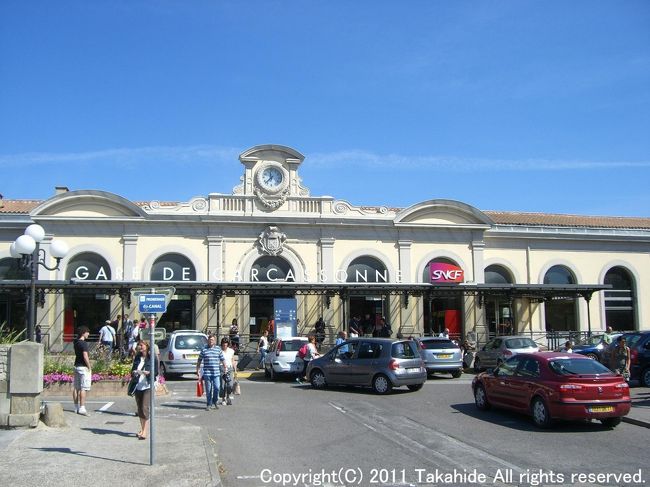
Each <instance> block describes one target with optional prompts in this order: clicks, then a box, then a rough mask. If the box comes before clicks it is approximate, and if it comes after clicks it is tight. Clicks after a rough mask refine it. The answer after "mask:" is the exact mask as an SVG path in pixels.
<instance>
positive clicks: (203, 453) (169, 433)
mask: <svg viewBox="0 0 650 487" xmlns="http://www.w3.org/2000/svg"><path fill="white" fill-rule="evenodd" d="M261 375H263V373H261V372H257V373H254V377H252V378H251V379H250V380H256V381H259V380H262V378H261V377H260V376H261ZM240 380H242V384H243V385H244V386H245V383H246V381H247V380H249V379H241V378H240ZM470 380H471V376H469V375H467V376H463V377H462V378H461V379H458V381H462V382H465V383H469V381H470ZM195 399H196V400H188V399H186V400H184V402H182V403H181V402H178V401H176V402H169V403H168V404H167V405H166V406H167V407H166V408H164V407H160V406H159V407H157V408H156V411H157V414H158V411H159V410H160V411H161V414H158V417H157V419H156V430H155V440H156V441H155V458H154V465H150V458H151V457H150V450H149V441H148V440H145V441H142V440H138V439H137V438H136V436H135V432H136V431H138V429H139V422H138V418H136V417H134V416H133V414H132V408H133V404H132V403H131V402H130V401H129V398H121V400H120V401H119V402H117V403H116V400H115V399H114V398H113V399H112V398H105V399H104V400H102V399H95V400H93V401H92V402H89V404H88V409H89V410H90V411H91V414H90V416H88V417H84V416H80V415H77V414H75V413H74V412H73V411H72V404H70V402H69V400H68V398H61V402H62V403H63V405H64V409H65V413H64V414H65V419H66V421H67V423H68V426H67V427H64V428H49V427H47V426H45V425H44V424H42V423H41V424H40V425H39V427H37V428H35V429H31V430H29V429H24V430H0V485H20V486H59V485H67V486H77V485H79V486H81V485H83V486H87V485H90V486H93V487H101V486H111V487H115V486H121V485H133V484H139V485H152V486H153V485H156V486H167V485H169V486H171V485H174V486H185V485H187V486H190V485H191V486H213V485H214V486H220V485H221V477H220V472H219V465H220V463H219V459H218V457H217V448H216V446H217V445H218V444H219V442H220V441H223V439H220V438H218V437H213V436H211V435H218V434H219V429H218V428H217V429H214V428H211V429H210V431H211V433H208V429H207V428H203V427H201V426H198V425H196V424H191V422H189V421H184V420H183V415H184V414H188V413H192V414H203V415H205V414H214V418H215V422H218V421H219V417H220V416H219V413H220V411H215V412H214V413H213V412H208V411H204V402H203V400H202V399H198V398H195ZM167 400H169V398H167ZM161 401H165V399H164V398H161ZM164 405H165V404H161V406H164ZM222 407H223V406H222ZM171 410H174V411H177V412H175V413H170V411H171ZM624 421H626V422H627V423H631V424H634V425H636V426H638V427H643V428H650V389H649V388H642V387H635V388H632V410H631V412H630V414H629V416H627V417H626V418H625V419H624Z"/></svg>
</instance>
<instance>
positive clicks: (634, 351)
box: [612, 331, 650, 387]
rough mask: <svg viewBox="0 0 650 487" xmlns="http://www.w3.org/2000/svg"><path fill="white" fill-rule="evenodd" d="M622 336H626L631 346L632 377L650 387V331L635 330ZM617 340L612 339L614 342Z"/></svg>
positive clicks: (626, 340) (628, 344) (627, 342)
mask: <svg viewBox="0 0 650 487" xmlns="http://www.w3.org/2000/svg"><path fill="white" fill-rule="evenodd" d="M621 336H623V337H625V342H626V344H627V346H628V347H629V348H630V379H632V380H638V381H639V382H640V383H641V385H642V386H646V387H650V331H635V332H631V333H624V334H623V335H621ZM619 338H620V337H619ZM616 342H617V340H612V344H614V345H615V344H616Z"/></svg>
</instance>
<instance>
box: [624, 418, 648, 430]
mask: <svg viewBox="0 0 650 487" xmlns="http://www.w3.org/2000/svg"><path fill="white" fill-rule="evenodd" d="M621 419H622V420H623V422H624V423H629V424H634V425H636V426H641V427H643V428H650V422H648V421H642V420H640V419H634V418H629V417H627V416H623V418H621Z"/></svg>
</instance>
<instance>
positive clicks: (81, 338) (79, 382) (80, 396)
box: [72, 326, 92, 416]
mask: <svg viewBox="0 0 650 487" xmlns="http://www.w3.org/2000/svg"><path fill="white" fill-rule="evenodd" d="M89 335H90V330H89V329H88V327H87V326H80V327H79V328H78V329H77V339H76V340H75V341H74V384H73V389H72V401H73V402H74V409H75V412H76V413H77V414H81V415H83V416H88V411H87V410H86V393H87V392H88V391H89V390H90V384H91V378H92V371H91V368H90V357H89V355H88V342H87V340H88V336H89Z"/></svg>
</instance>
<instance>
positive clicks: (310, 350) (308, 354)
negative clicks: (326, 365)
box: [296, 335, 320, 383]
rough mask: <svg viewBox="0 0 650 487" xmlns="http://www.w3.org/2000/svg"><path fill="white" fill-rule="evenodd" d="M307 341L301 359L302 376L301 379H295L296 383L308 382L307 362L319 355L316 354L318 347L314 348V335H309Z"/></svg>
mask: <svg viewBox="0 0 650 487" xmlns="http://www.w3.org/2000/svg"><path fill="white" fill-rule="evenodd" d="M307 340H308V341H307V349H306V350H305V356H304V357H303V359H302V360H303V367H302V374H301V377H297V378H296V382H299V383H302V382H303V381H307V380H308V378H307V366H308V365H309V362H311V361H312V360H314V359H316V358H318V357H320V353H319V352H318V347H317V346H316V335H309V336H308V337H307ZM301 348H302V347H301Z"/></svg>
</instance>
